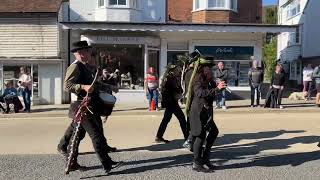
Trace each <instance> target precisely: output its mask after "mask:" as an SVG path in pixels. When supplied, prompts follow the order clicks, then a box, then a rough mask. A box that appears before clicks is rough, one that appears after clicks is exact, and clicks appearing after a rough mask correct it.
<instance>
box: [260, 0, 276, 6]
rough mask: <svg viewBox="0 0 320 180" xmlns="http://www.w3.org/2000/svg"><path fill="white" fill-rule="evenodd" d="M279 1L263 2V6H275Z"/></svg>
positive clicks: (268, 0)
mask: <svg viewBox="0 0 320 180" xmlns="http://www.w3.org/2000/svg"><path fill="white" fill-rule="evenodd" d="M275 4H277V0H263V5H275Z"/></svg>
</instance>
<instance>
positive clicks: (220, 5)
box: [194, 0, 237, 11]
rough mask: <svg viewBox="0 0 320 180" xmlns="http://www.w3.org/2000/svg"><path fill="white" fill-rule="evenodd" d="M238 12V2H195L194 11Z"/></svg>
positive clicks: (220, 0)
mask: <svg viewBox="0 0 320 180" xmlns="http://www.w3.org/2000/svg"><path fill="white" fill-rule="evenodd" d="M199 9H200V10H202V9H213V10H214V9H217V10H221V9H222V10H234V11H236V10H237V0H194V10H199Z"/></svg>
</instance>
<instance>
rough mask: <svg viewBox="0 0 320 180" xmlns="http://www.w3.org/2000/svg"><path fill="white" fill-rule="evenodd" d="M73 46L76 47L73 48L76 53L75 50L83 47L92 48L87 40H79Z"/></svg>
mask: <svg viewBox="0 0 320 180" xmlns="http://www.w3.org/2000/svg"><path fill="white" fill-rule="evenodd" d="M72 46H73V47H74V48H73V49H71V52H72V53H75V52H77V51H79V50H82V49H90V48H92V47H91V46H89V45H88V42H87V41H77V42H74V43H72Z"/></svg>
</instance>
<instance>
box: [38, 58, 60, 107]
mask: <svg viewBox="0 0 320 180" xmlns="http://www.w3.org/2000/svg"><path fill="white" fill-rule="evenodd" d="M61 66H62V65H61V64H40V65H39V72H38V73H39V85H40V87H39V91H40V92H39V94H40V97H39V99H40V103H41V104H61V103H62V67H61Z"/></svg>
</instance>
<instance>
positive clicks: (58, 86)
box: [0, 59, 62, 105]
mask: <svg viewBox="0 0 320 180" xmlns="http://www.w3.org/2000/svg"><path fill="white" fill-rule="evenodd" d="M50 61H51V62H49V63H48V61H44V60H38V59H33V60H31V59H28V60H21V59H17V60H12V59H10V60H2V61H0V94H2V93H3V91H4V88H5V87H4V82H6V81H9V82H12V84H13V86H14V87H15V88H18V80H19V77H20V68H21V67H25V68H26V69H27V72H28V73H29V74H30V75H31V77H32V84H33V85H32V90H31V92H32V94H31V95H32V97H31V100H32V104H33V105H38V104H61V103H62V61H61V60H59V59H54V60H50ZM44 62H46V63H44Z"/></svg>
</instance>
